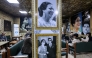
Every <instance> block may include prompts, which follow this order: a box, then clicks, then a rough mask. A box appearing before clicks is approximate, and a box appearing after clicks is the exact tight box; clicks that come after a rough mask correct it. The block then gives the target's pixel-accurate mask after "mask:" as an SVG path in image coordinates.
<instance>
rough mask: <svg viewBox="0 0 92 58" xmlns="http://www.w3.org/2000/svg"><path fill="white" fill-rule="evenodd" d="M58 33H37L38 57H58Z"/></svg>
mask: <svg viewBox="0 0 92 58" xmlns="http://www.w3.org/2000/svg"><path fill="white" fill-rule="evenodd" d="M57 38H58V34H36V56H37V57H36V58H57V49H58V48H57V47H58V46H57V40H58V39H57Z"/></svg>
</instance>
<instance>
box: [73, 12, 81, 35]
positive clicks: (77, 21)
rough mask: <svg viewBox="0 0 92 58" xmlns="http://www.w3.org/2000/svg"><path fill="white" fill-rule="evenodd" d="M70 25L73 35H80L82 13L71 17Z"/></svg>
mask: <svg viewBox="0 0 92 58" xmlns="http://www.w3.org/2000/svg"><path fill="white" fill-rule="evenodd" d="M71 25H72V27H73V29H72V32H73V33H78V34H81V33H82V12H79V13H77V14H75V15H73V16H72V17H71Z"/></svg>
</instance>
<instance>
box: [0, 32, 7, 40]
mask: <svg viewBox="0 0 92 58" xmlns="http://www.w3.org/2000/svg"><path fill="white" fill-rule="evenodd" d="M0 41H7V37H6V36H5V33H4V32H3V33H2V34H1V35H0Z"/></svg>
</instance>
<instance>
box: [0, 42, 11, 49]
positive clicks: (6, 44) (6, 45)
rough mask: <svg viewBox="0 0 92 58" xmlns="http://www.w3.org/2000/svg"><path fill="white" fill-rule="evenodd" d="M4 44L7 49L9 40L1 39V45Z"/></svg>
mask: <svg viewBox="0 0 92 58" xmlns="http://www.w3.org/2000/svg"><path fill="white" fill-rule="evenodd" d="M2 46H4V47H5V49H7V47H8V46H9V41H1V42H0V47H2Z"/></svg>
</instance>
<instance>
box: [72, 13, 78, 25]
mask: <svg viewBox="0 0 92 58" xmlns="http://www.w3.org/2000/svg"><path fill="white" fill-rule="evenodd" d="M77 17H79V16H78V14H76V15H74V16H72V17H71V24H72V26H74V25H73V24H75V21H76V19H77Z"/></svg>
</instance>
